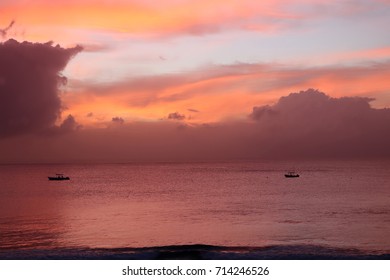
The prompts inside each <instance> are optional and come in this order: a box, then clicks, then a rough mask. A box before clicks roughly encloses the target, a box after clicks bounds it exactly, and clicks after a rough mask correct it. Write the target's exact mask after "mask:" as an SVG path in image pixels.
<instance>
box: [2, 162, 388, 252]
mask: <svg viewBox="0 0 390 280" xmlns="http://www.w3.org/2000/svg"><path fill="white" fill-rule="evenodd" d="M289 170H295V171H297V172H298V173H299V174H300V177H299V178H285V177H284V174H285V173H286V172H287V171H289ZM55 173H64V174H65V175H67V176H69V177H70V178H71V180H69V181H49V180H48V178H47V177H48V176H51V175H53V174H55ZM172 258H173V259H176V258H178V259H355V258H361V259H389V258H390V162H389V161H299V162H293V161H253V162H212V163H210V162H208V163H128V164H51V165H42V164H29V165H0V259H172Z"/></svg>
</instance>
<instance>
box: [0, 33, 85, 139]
mask: <svg viewBox="0 0 390 280" xmlns="http://www.w3.org/2000/svg"><path fill="white" fill-rule="evenodd" d="M80 51H81V47H79V46H77V47H74V48H68V49H65V48H62V47H60V46H58V45H57V46H53V44H52V43H51V42H48V43H45V44H41V43H30V42H23V43H19V42H17V41H15V40H13V39H10V40H8V41H6V42H4V43H0V137H4V136H9V135H17V134H23V133H29V132H40V131H45V130H47V129H51V128H52V127H53V126H54V123H55V121H56V120H57V119H58V118H59V116H60V113H61V109H62V104H61V100H60V98H59V86H60V85H62V84H64V83H66V78H65V77H64V76H62V75H61V71H62V70H63V69H64V68H65V66H66V65H67V63H68V62H69V60H70V59H71V58H72V57H73V56H74V55H76V54H77V53H78V52H80ZM69 122H70V120H68V122H67V123H66V125H68V124H69Z"/></svg>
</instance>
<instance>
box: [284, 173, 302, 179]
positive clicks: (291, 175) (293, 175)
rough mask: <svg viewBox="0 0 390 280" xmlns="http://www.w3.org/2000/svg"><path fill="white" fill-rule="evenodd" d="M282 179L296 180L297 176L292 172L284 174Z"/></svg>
mask: <svg viewBox="0 0 390 280" xmlns="http://www.w3.org/2000/svg"><path fill="white" fill-rule="evenodd" d="M284 177H286V178H298V177H299V174H298V173H296V172H294V171H289V172H287V173H286V174H284Z"/></svg>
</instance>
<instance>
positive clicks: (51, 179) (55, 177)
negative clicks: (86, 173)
mask: <svg viewBox="0 0 390 280" xmlns="http://www.w3.org/2000/svg"><path fill="white" fill-rule="evenodd" d="M47 178H49V180H50V181H63V180H70V178H69V177H67V176H64V174H61V173H57V174H56V176H54V177H50V176H49V177H47Z"/></svg>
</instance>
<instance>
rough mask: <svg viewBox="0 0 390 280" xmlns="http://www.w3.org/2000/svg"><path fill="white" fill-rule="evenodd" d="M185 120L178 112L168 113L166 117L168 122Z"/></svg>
mask: <svg viewBox="0 0 390 280" xmlns="http://www.w3.org/2000/svg"><path fill="white" fill-rule="evenodd" d="M185 118H186V116H185V115H182V114H179V113H178V112H175V113H170V114H169V115H168V119H169V120H177V121H182V120H184V119H185Z"/></svg>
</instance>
